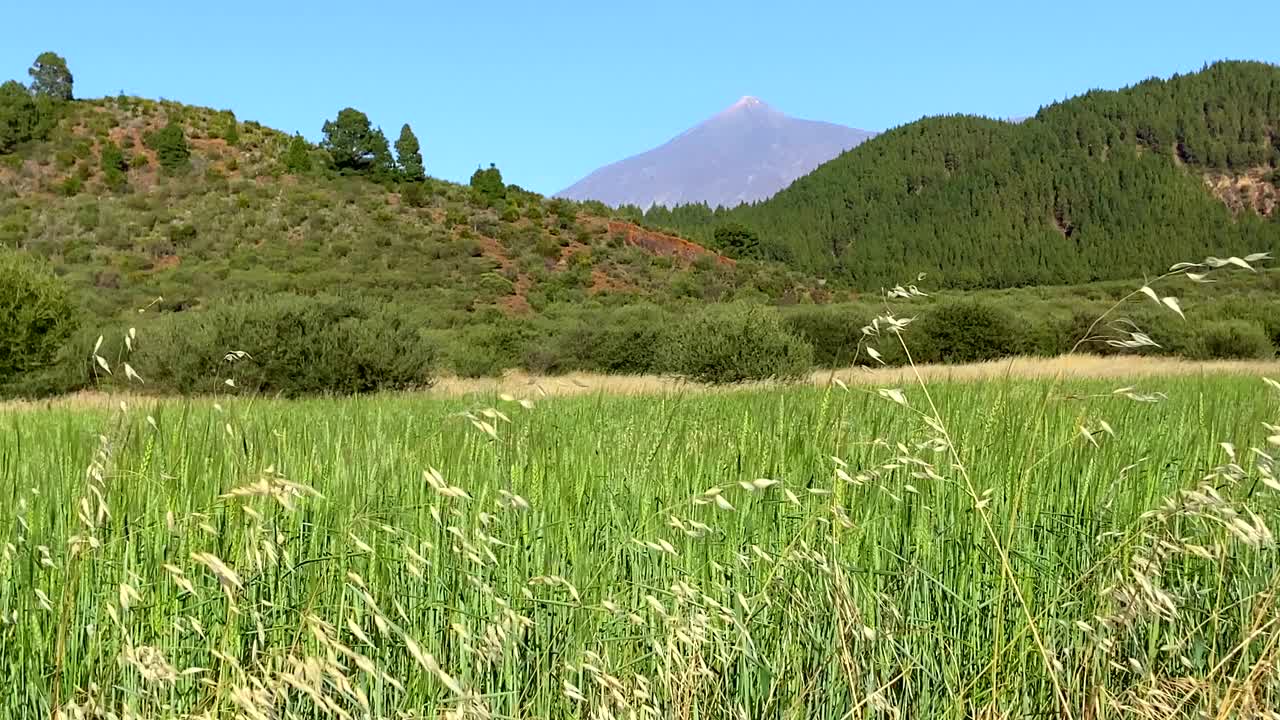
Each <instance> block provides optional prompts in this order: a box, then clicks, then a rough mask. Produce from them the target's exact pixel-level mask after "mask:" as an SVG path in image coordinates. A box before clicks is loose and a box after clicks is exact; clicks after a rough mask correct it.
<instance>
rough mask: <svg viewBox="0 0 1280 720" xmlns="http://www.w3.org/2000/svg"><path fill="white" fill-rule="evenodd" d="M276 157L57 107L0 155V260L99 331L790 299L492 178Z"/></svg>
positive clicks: (119, 107)
mask: <svg viewBox="0 0 1280 720" xmlns="http://www.w3.org/2000/svg"><path fill="white" fill-rule="evenodd" d="M171 124H172V125H173V126H175V127H176V128H178V129H179V130H180V133H181V135H180V138H181V139H182V141H183V142H184V143H185V146H186V148H187V152H188V153H189V154H188V155H187V157H185V158H183V159H182V160H181V164H180V166H179V167H177V168H176V169H172V170H171V169H167V168H165V167H164V165H163V160H162V158H161V157H160V153H161V152H162V151H158V150H157V149H155V146H156V144H157V142H160V141H159V139H158V138H157V137H156V136H157V135H158V134H159V133H160V131H161V130H163V129H164V128H166V127H170V126H171ZM290 144H291V143H290V138H289V137H288V136H287V135H284V134H282V133H279V132H276V131H274V130H270V129H268V128H264V127H261V126H259V125H257V124H256V123H251V122H248V123H245V122H238V121H237V119H236V117H235V116H234V115H233V114H232V113H230V112H227V111H214V110H210V109H206V108H196V107H189V106H185V105H180V104H178V103H174V102H157V101H152V100H144V99H139V98H131V97H119V98H108V99H103V100H92V101H75V102H72V103H70V104H68V105H67V106H66V107H65V108H64V109H63V110H62V112H61V115H60V116H59V117H58V119H57V122H56V126H55V127H54V128H53V129H52V131H51V132H50V133H49V135H48V139H46V140H40V141H32V142H28V143H25V144H23V145H20V146H18V147H17V148H15V150H14V151H13V152H12V153H10V154H8V155H0V247H7V248H16V249H18V250H23V251H26V252H30V253H33V254H35V255H38V256H41V257H43V258H46V259H47V260H48V261H49V262H50V263H51V264H52V265H53V266H54V268H55V269H56V270H57V272H58V274H60V275H63V276H64V277H65V278H67V280H68V281H69V282H70V283H71V284H72V286H73V287H74V288H75V289H76V291H77V294H78V296H79V297H80V298H81V300H82V301H83V305H84V306H85V307H86V308H87V309H88V310H89V311H90V313H91V314H92V315H93V316H94V317H97V318H111V317H115V316H117V315H118V314H120V313H121V312H131V311H134V310H136V309H137V308H141V307H151V306H153V303H154V307H157V308H159V309H161V310H182V309H189V308H195V307H201V306H207V305H210V304H214V303H217V302H220V301H224V300H226V299H228V298H232V297H239V296H243V295H245V294H247V293H272V292H283V291H291V292H299V293H304V294H306V293H315V292H320V291H330V292H332V291H337V290H342V291H348V292H360V293H362V294H366V295H369V296H372V297H376V298H381V299H386V300H390V299H392V298H394V299H395V300H396V301H397V302H401V303H404V304H408V305H413V306H416V307H420V308H424V309H426V308H429V309H430V311H431V312H430V316H431V320H432V323H433V324H434V325H436V326H440V327H448V326H452V325H457V324H466V323H468V322H471V321H473V320H474V319H475V316H476V314H477V313H479V314H482V315H483V314H484V313H485V312H486V311H491V312H502V313H515V314H518V313H523V312H539V311H543V310H546V309H547V308H549V307H551V306H553V305H555V304H557V303H574V304H586V303H597V304H601V305H610V304H619V303H626V302H632V301H636V300H651V301H656V302H667V301H675V300H678V299H681V298H694V299H699V300H718V299H728V298H732V297H734V296H735V295H737V294H738V293H740V292H747V291H749V292H751V293H752V294H754V293H757V292H760V291H763V292H765V293H766V294H769V295H773V296H775V297H776V296H778V295H780V294H782V293H785V292H801V293H803V292H805V291H806V289H805V287H804V285H803V283H802V281H801V280H800V279H799V278H798V277H796V276H794V275H793V274H789V273H787V272H785V271H784V270H783V269H782V268H781V267H780V266H777V265H769V264H765V263H754V264H752V263H747V264H734V263H729V262H725V261H723V260H722V259H719V258H717V257H715V256H714V255H713V254H711V253H706V252H704V251H700V249H696V248H695V253H694V256H690V254H689V253H687V252H686V253H684V254H681V253H676V252H672V253H669V254H668V253H664V252H663V248H658V249H657V250H654V249H652V248H646V247H641V246H635V245H633V244H629V243H627V242H626V241H625V238H624V237H623V236H622V235H619V234H618V233H616V232H615V233H612V234H611V233H610V231H609V228H608V218H606V217H604V216H602V215H599V214H592V213H591V212H589V211H587V210H584V208H582V207H581V206H579V205H576V204H572V203H568V202H564V201H559V200H548V199H546V198H544V197H541V196H539V195H536V194H533V193H529V192H526V191H523V190H521V189H519V188H517V187H515V186H507V185H504V184H502V182H501V178H500V176H498V178H497V183H498V184H497V190H496V191H495V190H492V189H488V190H486V189H484V187H483V183H481V189H480V190H477V189H475V188H471V187H467V186H463V185H456V184H453V183H448V182H443V181H439V180H433V179H425V180H422V181H419V182H412V183H409V182H397V181H395V180H394V179H392V180H390V181H383V182H376V181H375V180H374V179H371V178H370V177H367V176H365V175H360V174H351V173H344V172H342V171H341V170H338V169H334V168H335V165H336V163H335V161H334V160H333V159H332V157H331V156H330V154H329V153H328V152H326V151H325V150H322V149H318V148H314V147H310V146H304V154H303V155H302V158H303V160H304V161H305V163H304V164H305V165H309V166H310V167H311V168H312V169H310V170H305V171H296V170H295V171H290V169H289V167H288V164H289V157H288V156H289V153H290ZM104 151H105V154H104ZM113 158H116V159H114V160H113ZM295 162H296V161H295ZM113 163H114V164H113ZM490 172H492V171H487V172H486V173H480V175H481V176H482V178H481V179H482V180H483V179H487V178H488V173H490ZM697 255H701V256H702V258H701V259H700V260H699V259H698V257H697ZM158 298H163V300H159V299H158Z"/></svg>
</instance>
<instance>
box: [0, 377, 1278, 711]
mask: <svg viewBox="0 0 1280 720" xmlns="http://www.w3.org/2000/svg"><path fill="white" fill-rule="evenodd" d="M1147 383H1152V384H1150V385H1149V386H1146V384H1147ZM1143 384H1144V386H1142V387H1137V388H1134V389H1131V390H1127V391H1125V392H1122V393H1114V392H1112V391H1113V390H1114V389H1116V388H1115V387H1114V385H1111V384H1103V383H1101V382H1097V381H1090V382H1078V383H1065V384H1063V383H1050V382H1046V381H1008V382H998V383H990V384H980V385H978V384H956V385H948V384H941V385H935V386H933V387H931V388H930V389H929V392H930V395H931V397H932V399H933V401H934V402H935V403H936V406H937V413H936V417H944V418H946V419H947V423H946V425H945V430H946V432H945V433H944V432H942V431H941V428H940V427H939V425H940V423H938V422H937V419H936V417H935V414H934V413H933V411H932V410H930V409H929V405H928V401H927V400H926V398H925V396H924V394H923V392H922V391H920V390H913V389H910V388H908V389H906V390H904V391H902V395H901V396H899V395H898V394H897V393H889V392H886V393H883V394H881V393H876V392H874V391H866V392H864V391H862V390H844V389H841V388H840V387H838V386H832V387H830V388H825V389H813V388H805V389H770V390H760V391H750V392H741V393H724V394H715V395H705V396H687V397H686V396H679V395H670V396H664V397H650V398H623V397H606V396H596V397H575V398H563V399H556V400H547V401H540V402H539V403H538V404H537V405H536V406H535V405H534V404H533V403H532V402H526V403H524V405H522V404H520V403H518V402H514V401H513V400H516V399H514V398H513V399H510V400H505V401H504V399H502V398H499V397H492V396H490V397H484V396H472V397H470V398H467V399H451V400H429V399H423V398H420V397H385V396H384V397H378V398H368V399H350V400H313V401H300V402H299V401H295V402H276V401H263V400H249V399H236V398H231V397H228V398H224V399H222V400H221V401H219V402H218V403H217V404H215V403H214V402H212V401H200V402H190V403H161V404H159V405H157V406H155V407H154V408H148V409H146V410H143V409H137V410H134V409H126V410H122V411H114V412H106V411H104V410H71V409H54V410H45V411H40V412H22V413H14V414H10V415H8V416H0V436H2V437H3V438H4V442H3V444H0V533H3V542H4V550H3V555H2V556H0V617H3V619H4V621H3V624H0V672H3V674H4V676H6V677H8V678H10V679H11V681H10V682H9V683H7V684H5V685H4V686H2V687H0V715H3V716H5V717H15V718H25V717H50V716H52V715H54V714H55V707H54V705H55V704H56V705H57V706H58V709H61V711H62V713H63V716H64V717H137V718H158V717H165V718H167V717H218V718H221V717H243V718H289V717H297V718H310V717H322V716H324V717H328V716H333V717H352V718H363V717H377V718H416V717H424V718H425V717H439V716H440V715H441V714H442V713H444V712H449V713H453V714H455V716H466V717H498V718H531V717H541V718H558V717H579V716H581V717H660V716H664V717H678V718H695V717H696V718H721V717H724V718H743V717H750V718H764V717H816V718H832V719H840V718H852V717H907V718H915V717H921V718H926V717H927V718H934V717H939V718H969V717H1032V716H1036V717H1076V718H1086V717H1089V718H1100V717H1163V718H1168V717H1202V716H1208V717H1221V718H1227V717H1233V718H1234V717H1256V718H1262V717H1268V718H1275V717H1277V716H1276V714H1275V712H1274V711H1273V710H1272V708H1275V707H1277V706H1280V685H1278V684H1277V675H1278V674H1280V667H1278V666H1277V652H1278V650H1280V648H1278V643H1280V627H1278V624H1280V615H1278V614H1277V609H1276V603H1275V599H1274V595H1275V592H1276V590H1277V583H1278V582H1280V574H1278V572H1277V570H1278V569H1280V564H1278V563H1277V556H1276V553H1275V549H1274V541H1273V538H1272V537H1271V535H1270V531H1269V530H1268V529H1267V528H1269V527H1271V526H1274V525H1275V520H1276V518H1277V513H1278V512H1280V502H1278V501H1277V491H1278V490H1280V485H1277V483H1276V481H1275V479H1274V478H1275V474H1274V466H1273V464H1272V462H1271V461H1270V459H1269V456H1268V455H1265V454H1261V453H1270V454H1271V455H1274V454H1275V452H1277V451H1278V450H1280V449H1278V448H1277V447H1276V445H1275V443H1277V442H1280V438H1271V441H1270V444H1269V443H1268V437H1269V436H1271V435H1276V434H1277V433H1280V431H1278V430H1277V429H1276V428H1275V427H1274V426H1272V427H1270V428H1268V427H1267V426H1266V425H1265V423H1268V422H1271V423H1274V422H1276V421H1277V420H1278V419H1280V402H1278V401H1280V391H1277V390H1276V389H1274V388H1271V387H1269V386H1267V385H1265V384H1264V383H1263V382H1261V381H1260V380H1258V379H1255V378H1181V379H1170V380H1161V381H1159V382H1158V384H1155V381H1144V383H1143ZM1157 390H1158V391H1160V392H1163V393H1164V394H1166V395H1167V399H1165V400H1163V401H1162V402H1146V400H1154V399H1159V398H1158V397H1155V396H1154V393H1155V391H1157ZM899 397H900V398H901V399H902V400H905V401H906V403H907V404H906V405H905V406H904V405H902V404H900V403H899V402H897V400H898V399H899ZM526 406H531V407H526ZM948 438H949V439H948ZM1223 442H1227V443H1231V445H1228V446H1223V445H1220V444H1219V443H1223ZM1251 448H1257V450H1258V451H1259V452H1255V451H1253V450H1251ZM953 450H954V452H953ZM86 468H88V470H89V471H88V473H86ZM962 469H963V472H962ZM966 478H967V480H966ZM770 481H775V482H770ZM313 491H314V492H313ZM993 534H994V537H993ZM108 712H109V713H114V715H108V714H105V713H108Z"/></svg>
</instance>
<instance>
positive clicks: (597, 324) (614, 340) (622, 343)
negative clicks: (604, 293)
mask: <svg viewBox="0 0 1280 720" xmlns="http://www.w3.org/2000/svg"><path fill="white" fill-rule="evenodd" d="M670 324H671V316H670V314H669V313H667V312H665V311H663V310H662V309H661V308H658V307H657V306H654V305H633V306H629V307H623V308H620V309H619V310H617V311H616V312H613V313H610V314H609V315H607V316H593V317H589V318H583V319H580V320H578V322H577V323H576V324H575V325H574V326H573V328H572V329H570V330H569V331H568V332H566V333H565V336H564V339H563V340H562V342H561V344H562V345H563V346H564V347H565V348H566V352H570V353H573V354H574V358H573V360H572V364H573V366H574V367H575V368H577V369H579V370H588V371H591V372H602V373H609V374H617V375H644V374H647V373H654V372H660V371H661V368H660V367H659V362H660V360H661V358H660V354H659V349H660V347H661V345H662V343H663V340H664V338H665V333H666V328H667V327H669V326H670Z"/></svg>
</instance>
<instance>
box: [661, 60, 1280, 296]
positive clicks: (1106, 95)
mask: <svg viewBox="0 0 1280 720" xmlns="http://www.w3.org/2000/svg"><path fill="white" fill-rule="evenodd" d="M1277 168H1280V68H1278V67H1276V66H1273V65H1267V64H1263V63H1247V62H1227V63H1219V64H1215V65H1213V66H1210V67H1207V68H1206V69H1204V70H1203V71H1201V72H1198V73H1195V74H1192V75H1186V76H1181V77H1174V78H1172V79H1169V80H1149V81H1147V82H1143V83H1140V84H1138V85H1135V86H1133V87H1131V88H1128V89H1125V90H1121V91H1117V92H1101V91H1098V92H1091V93H1088V94H1086V95H1083V96H1080V97H1077V98H1074V99H1072V100H1068V101H1065V102H1062V103H1059V104H1056V105H1053V106H1050V107H1047V108H1044V109H1043V110H1041V111H1040V112H1039V113H1038V114H1037V115H1036V116H1035V117H1033V118H1030V119H1027V120H1026V121H1024V122H1022V123H1019V124H1012V123H1007V122H999V121H994V120H987V119H983V118H977V117H965V116H952V117H935V118H927V119H924V120H920V121H918V122H914V123H911V124H909V125H905V126H903V127H900V128H896V129H894V130H892V131H889V132H887V133H885V134H883V135H880V136H878V137H876V138H875V139H873V140H871V141H869V142H867V143H864V144H862V145H860V146H859V147H857V148H856V149H854V150H852V151H850V152H848V153H846V154H844V155H842V156H841V157H839V158H837V159H835V160H833V161H831V162H829V163H827V164H825V165H823V166H822V167H820V168H818V169H817V170H815V171H814V172H813V173H811V174H810V175H808V176H806V177H803V178H801V179H800V180H798V181H796V182H795V183H794V184H793V185H791V187H789V188H787V189H786V190H784V191H782V192H780V193H779V194H778V195H776V196H775V197H774V198H772V199H770V200H768V201H765V202H762V203H757V204H755V205H752V206H745V207H741V208H737V209H735V210H731V211H727V212H724V211H722V212H718V213H713V212H711V211H708V210H706V209H705V208H701V207H696V206H693V207H682V208H676V209H674V210H671V211H668V210H666V209H665V208H654V209H651V210H650V211H649V212H648V213H647V214H646V216H645V221H646V223H648V224H651V225H654V226H661V227H670V228H675V229H677V230H679V231H682V232H685V233H687V234H691V235H692V236H693V237H694V238H695V239H699V238H700V239H702V240H703V241H707V240H708V239H710V238H711V237H712V233H713V230H714V229H715V228H716V227H719V226H722V225H725V224H728V223H741V224H743V225H745V226H746V227H748V228H749V229H750V230H752V231H754V232H755V233H756V234H758V236H759V240H760V246H761V249H762V252H763V253H764V254H765V255H766V256H767V257H771V258H774V259H779V260H785V261H788V262H790V263H792V264H793V265H794V266H795V267H797V268H800V269H803V270H804V271H806V272H811V273H818V274H828V275H832V276H835V277H838V278H842V279H845V280H847V281H850V282H852V283H853V284H854V285H856V286H858V287H862V288H876V287H881V286H884V285H893V284H896V283H898V282H902V281H903V280H905V279H907V278H911V277H914V276H915V275H916V273H918V272H927V273H930V275H931V280H930V282H931V283H933V284H934V285H935V286H936V285H938V284H941V285H944V286H951V287H958V288H972V287H1013V286H1020V285H1035V284H1052V283H1079V282H1088V281H1092V280H1099V279H1114V278H1123V277H1135V276H1139V275H1141V274H1142V273H1143V272H1146V271H1149V270H1150V269H1151V268H1158V267H1161V266H1167V265H1169V264H1171V263H1174V262H1179V261H1183V260H1191V259H1199V258H1201V257H1203V256H1204V255H1205V254H1208V253H1221V252H1247V251H1261V250H1280V212H1277V211H1276V210H1275V207H1276V203H1275V198H1276V196H1277V193H1276V189H1277V187H1280V172H1278V171H1277ZM1215 191H1216V192H1215Z"/></svg>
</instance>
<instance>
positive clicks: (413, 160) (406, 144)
mask: <svg viewBox="0 0 1280 720" xmlns="http://www.w3.org/2000/svg"><path fill="white" fill-rule="evenodd" d="M396 158H397V159H398V160H399V162H400V173H401V174H402V175H403V176H404V178H405V179H406V180H410V181H418V180H422V179H424V178H426V176H427V175H426V170H425V168H423V166H422V152H421V149H420V148H419V146H418V138H417V136H415V135H414V134H413V128H411V127H409V124H408V123H405V125H404V127H402V128H400V139H399V140H396Z"/></svg>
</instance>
